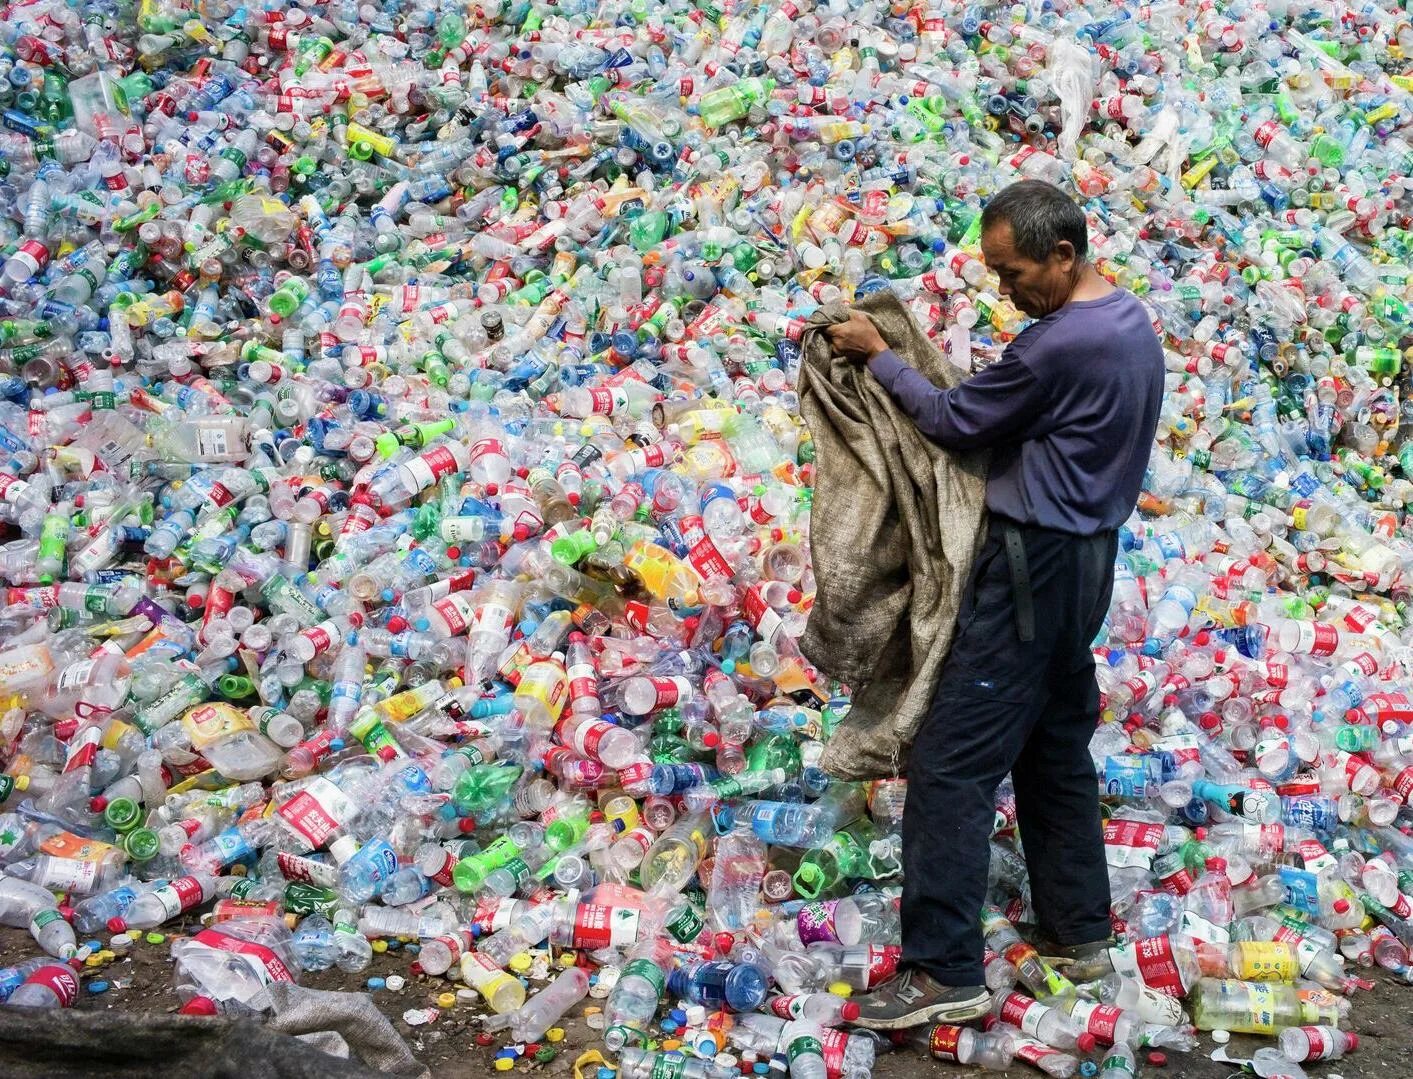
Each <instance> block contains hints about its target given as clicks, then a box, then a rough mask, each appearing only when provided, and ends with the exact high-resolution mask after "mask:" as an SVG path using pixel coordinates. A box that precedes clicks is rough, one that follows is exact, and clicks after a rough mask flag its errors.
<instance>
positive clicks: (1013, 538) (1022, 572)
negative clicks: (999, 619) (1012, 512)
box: [1002, 521, 1035, 643]
mask: <svg viewBox="0 0 1413 1079" xmlns="http://www.w3.org/2000/svg"><path fill="white" fill-rule="evenodd" d="M1002 531H1003V532H1004V533H1005V537H1006V561H1007V562H1009V563H1010V565H1011V592H1012V593H1013V594H1014V596H1015V604H1016V633H1017V635H1018V636H1019V637H1020V639H1021V640H1022V641H1024V642H1026V643H1029V642H1030V641H1033V640H1035V597H1034V596H1033V595H1032V594H1031V591H1030V563H1029V562H1027V561H1026V557H1025V541H1024V540H1023V539H1021V534H1020V529H1018V528H1017V527H1016V526H1015V525H1013V524H1011V523H1010V522H1009V521H1007V522H1006V523H1005V524H1004V525H1003V526H1002Z"/></svg>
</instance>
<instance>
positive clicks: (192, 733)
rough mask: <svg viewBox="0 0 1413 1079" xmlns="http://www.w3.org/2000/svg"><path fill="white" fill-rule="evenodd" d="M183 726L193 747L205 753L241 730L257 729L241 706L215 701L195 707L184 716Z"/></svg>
mask: <svg viewBox="0 0 1413 1079" xmlns="http://www.w3.org/2000/svg"><path fill="white" fill-rule="evenodd" d="M182 727H183V728H185V729H186V733H187V737H189V738H190V739H191V748H192V749H194V750H196V751H197V752H198V753H204V752H205V751H206V750H207V749H208V748H210V747H211V746H212V745H214V744H215V743H217V742H220V741H223V740H225V739H226V738H229V737H230V736H231V735H233V734H239V733H240V732H241V731H253V730H255V724H254V723H252V722H250V717H249V716H247V715H246V714H245V712H244V711H243V710H241V709H239V708H236V707H234V706H232V705H229V704H223V703H221V702H220V701H215V702H212V703H210V704H203V705H201V706H200V707H198V708H193V709H192V710H191V711H189V712H187V714H186V715H184V716H182Z"/></svg>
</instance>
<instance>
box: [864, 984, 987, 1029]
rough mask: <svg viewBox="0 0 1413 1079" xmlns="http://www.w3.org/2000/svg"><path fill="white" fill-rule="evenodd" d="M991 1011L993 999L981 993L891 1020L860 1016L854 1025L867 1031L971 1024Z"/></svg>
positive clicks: (931, 1006) (928, 1006) (916, 1010)
mask: <svg viewBox="0 0 1413 1079" xmlns="http://www.w3.org/2000/svg"><path fill="white" fill-rule="evenodd" d="M990 1010H991V997H990V996H988V995H987V994H986V993H981V994H979V995H977V996H975V997H972V998H971V999H970V1000H954V1001H951V1002H949V1003H946V1004H924V1005H921V1006H920V1007H918V1008H915V1009H913V1010H912V1011H910V1012H906V1013H904V1014H903V1015H899V1016H896V1017H893V1018H890V1019H873V1018H869V1017H867V1016H862V1015H861V1016H859V1017H858V1019H856V1020H854V1023H853V1025H854V1026H856V1027H863V1028H864V1029H865V1030H908V1029H910V1028H911V1027H920V1026H923V1025H925V1024H927V1023H952V1024H959V1023H970V1022H971V1021H972V1020H974V1019H980V1018H981V1017H982V1016H983V1015H985V1014H986V1013H987V1012H988V1011H990Z"/></svg>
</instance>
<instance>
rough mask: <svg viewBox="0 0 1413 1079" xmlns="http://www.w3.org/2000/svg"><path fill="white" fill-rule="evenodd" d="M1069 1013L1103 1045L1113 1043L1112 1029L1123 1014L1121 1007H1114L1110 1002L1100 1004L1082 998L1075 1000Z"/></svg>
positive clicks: (1114, 1028)
mask: <svg viewBox="0 0 1413 1079" xmlns="http://www.w3.org/2000/svg"><path fill="white" fill-rule="evenodd" d="M1070 1014H1071V1015H1072V1016H1074V1017H1075V1018H1076V1019H1078V1020H1079V1021H1080V1022H1081V1023H1083V1024H1084V1029H1085V1030H1087V1031H1088V1032H1089V1033H1090V1034H1093V1035H1094V1037H1096V1038H1097V1039H1098V1040H1099V1041H1101V1042H1103V1043H1104V1044H1105V1045H1113V1044H1114V1042H1115V1040H1116V1039H1115V1038H1114V1031H1115V1030H1116V1029H1117V1027H1118V1023H1119V1020H1120V1019H1122V1018H1123V1015H1124V1013H1123V1010H1122V1009H1120V1008H1115V1007H1114V1006H1113V1005H1112V1004H1100V1003H1098V1002H1096V1001H1092V1000H1083V999H1076V1000H1075V1004H1074V1008H1073V1009H1072V1010H1071V1012H1070Z"/></svg>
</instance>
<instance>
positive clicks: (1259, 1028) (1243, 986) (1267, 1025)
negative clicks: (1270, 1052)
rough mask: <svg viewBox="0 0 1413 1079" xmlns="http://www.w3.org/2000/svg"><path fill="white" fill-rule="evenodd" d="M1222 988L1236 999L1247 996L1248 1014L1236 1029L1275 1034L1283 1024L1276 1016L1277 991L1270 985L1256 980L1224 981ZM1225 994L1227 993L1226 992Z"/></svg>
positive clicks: (1253, 1032)
mask: <svg viewBox="0 0 1413 1079" xmlns="http://www.w3.org/2000/svg"><path fill="white" fill-rule="evenodd" d="M1221 985H1222V988H1223V990H1224V991H1226V992H1230V993H1231V994H1232V996H1233V997H1234V998H1235V999H1236V1000H1240V999H1241V997H1242V995H1245V997H1246V1015H1245V1017H1244V1021H1243V1023H1242V1024H1241V1025H1239V1026H1238V1027H1237V1028H1236V1029H1239V1030H1242V1031H1245V1032H1246V1033H1249V1034H1272V1035H1273V1034H1275V1032H1276V1030H1277V1029H1278V1028H1279V1027H1280V1026H1281V1025H1283V1024H1281V1023H1279V1022H1278V1021H1277V1018H1276V1012H1277V1007H1276V992H1275V990H1274V989H1272V988H1271V987H1270V986H1269V985H1260V984H1258V983H1256V982H1246V983H1242V982H1238V981H1223V982H1222V983H1221ZM1224 995H1225V993H1224Z"/></svg>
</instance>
